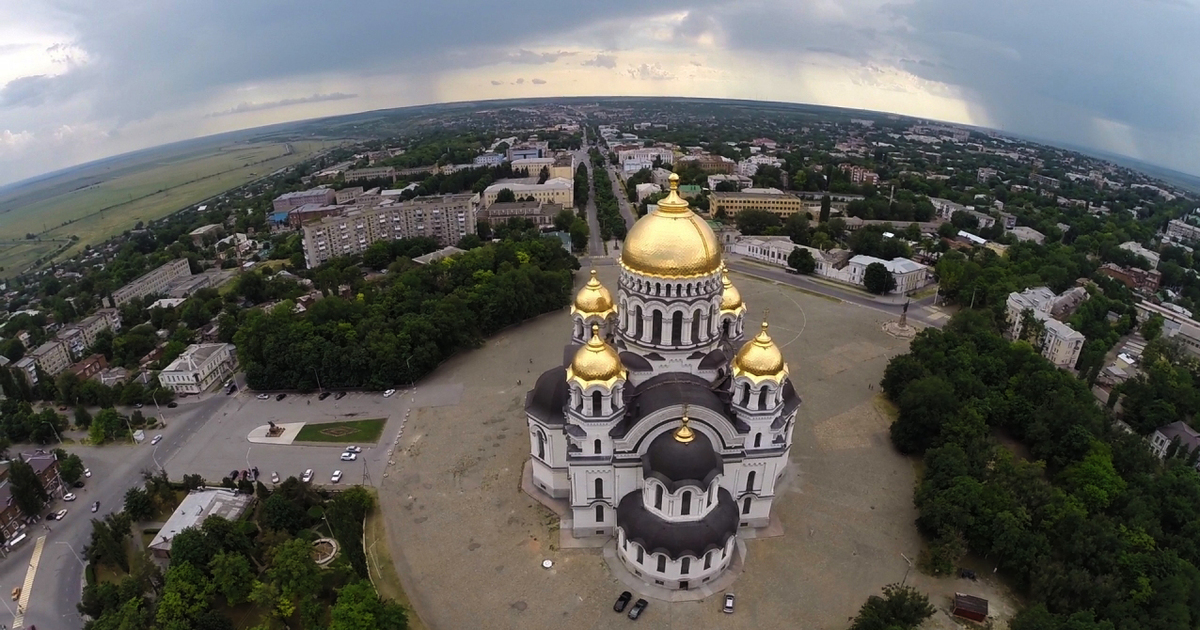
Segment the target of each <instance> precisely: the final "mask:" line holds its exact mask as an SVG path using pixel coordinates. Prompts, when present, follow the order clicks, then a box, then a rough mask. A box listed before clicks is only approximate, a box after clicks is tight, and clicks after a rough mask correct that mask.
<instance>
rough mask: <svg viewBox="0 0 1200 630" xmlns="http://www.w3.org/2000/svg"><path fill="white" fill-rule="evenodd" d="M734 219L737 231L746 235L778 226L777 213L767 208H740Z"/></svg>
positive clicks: (752, 234) (759, 232) (764, 231)
mask: <svg viewBox="0 0 1200 630" xmlns="http://www.w3.org/2000/svg"><path fill="white" fill-rule="evenodd" d="M734 221H735V222H736V223H737V228H738V231H739V232H741V233H742V234H744V235H746V236H754V235H759V234H766V233H767V230H768V229H770V228H777V227H779V226H780V221H779V215H777V214H775V213H774V212H771V211H769V210H753V209H751V210H742V211H741V212H738V213H737V216H736V217H735V218H734Z"/></svg>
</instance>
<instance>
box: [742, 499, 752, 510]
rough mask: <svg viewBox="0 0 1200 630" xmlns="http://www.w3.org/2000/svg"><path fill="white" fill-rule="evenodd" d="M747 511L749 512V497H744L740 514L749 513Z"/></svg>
mask: <svg viewBox="0 0 1200 630" xmlns="http://www.w3.org/2000/svg"><path fill="white" fill-rule="evenodd" d="M749 513H750V497H746V500H745V501H743V502H742V514H749Z"/></svg>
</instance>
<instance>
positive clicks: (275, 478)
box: [271, 472, 279, 483]
mask: <svg viewBox="0 0 1200 630" xmlns="http://www.w3.org/2000/svg"><path fill="white" fill-rule="evenodd" d="M271 483H279V473H277V472H273V473H271Z"/></svg>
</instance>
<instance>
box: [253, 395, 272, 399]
mask: <svg viewBox="0 0 1200 630" xmlns="http://www.w3.org/2000/svg"><path fill="white" fill-rule="evenodd" d="M255 398H257V399H259V400H266V399H268V398H270V396H268V395H266V394H259V395H257V396H255Z"/></svg>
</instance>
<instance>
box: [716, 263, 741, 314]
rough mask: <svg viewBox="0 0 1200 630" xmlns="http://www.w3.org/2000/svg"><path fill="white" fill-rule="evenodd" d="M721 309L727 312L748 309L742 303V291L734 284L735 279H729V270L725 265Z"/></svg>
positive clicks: (723, 268) (722, 273)
mask: <svg viewBox="0 0 1200 630" xmlns="http://www.w3.org/2000/svg"><path fill="white" fill-rule="evenodd" d="M721 284H722V285H723V288H722V289H721V311H722V312H725V313H736V312H738V311H744V310H746V307H745V306H744V305H743V304H742V293H741V291H738V290H737V287H735V286H733V281H732V280H730V279H729V272H728V271H726V270H725V267H724V265H722V266H721Z"/></svg>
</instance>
